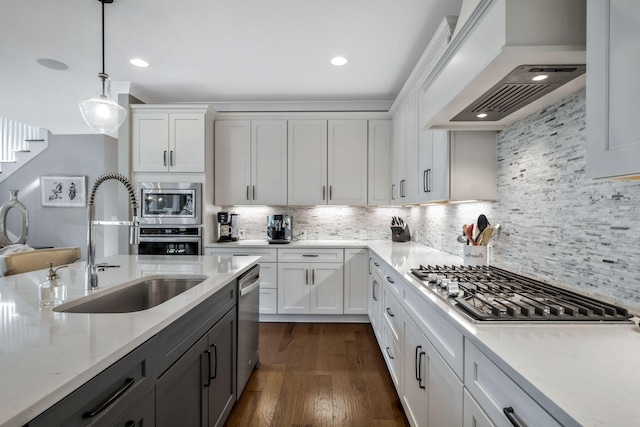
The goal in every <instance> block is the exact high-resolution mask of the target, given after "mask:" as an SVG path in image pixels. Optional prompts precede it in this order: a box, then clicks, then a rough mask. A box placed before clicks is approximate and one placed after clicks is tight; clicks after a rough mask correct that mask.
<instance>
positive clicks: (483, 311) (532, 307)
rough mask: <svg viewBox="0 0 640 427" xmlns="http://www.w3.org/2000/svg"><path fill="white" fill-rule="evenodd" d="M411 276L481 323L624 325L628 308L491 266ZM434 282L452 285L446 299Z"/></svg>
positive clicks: (435, 269) (424, 269) (427, 270)
mask: <svg viewBox="0 0 640 427" xmlns="http://www.w3.org/2000/svg"><path fill="white" fill-rule="evenodd" d="M411 273H412V274H413V275H414V276H415V277H417V278H418V279H420V280H422V281H423V282H424V283H425V285H426V286H427V287H429V288H430V289H432V290H433V291H434V292H435V293H436V294H437V295H439V296H440V297H442V298H443V299H444V300H446V301H447V302H449V303H450V304H451V305H453V306H455V307H457V308H458V309H460V310H462V311H464V312H465V313H466V314H468V315H469V316H470V317H471V318H473V319H474V320H482V321H561V322H566V321H591V322H594V321H595V322H621V321H622V322H626V321H629V318H630V317H631V316H630V315H629V312H628V311H627V309H625V308H623V307H619V306H616V305H613V304H609V303H606V302H603V301H600V300H598V299H595V298H592V297H587V296H584V295H580V294H578V293H576V292H573V291H569V290H566V289H562V288H558V287H556V286H553V285H550V284H548V283H544V282H541V281H539V280H535V279H531V278H528V277H525V276H522V275H519V274H516V273H512V272H509V271H507V270H503V269H500V268H497V267H492V266H472V267H471V266H470V267H464V266H431V265H427V266H423V265H421V266H420V268H418V269H412V270H411ZM434 276H435V277H440V278H446V279H448V280H450V281H452V282H456V283H457V285H458V288H459V292H458V294H457V296H449V293H448V292H447V290H446V288H443V287H441V286H439V285H438V284H437V283H436V282H435V281H429V279H430V278H431V279H433V278H434Z"/></svg>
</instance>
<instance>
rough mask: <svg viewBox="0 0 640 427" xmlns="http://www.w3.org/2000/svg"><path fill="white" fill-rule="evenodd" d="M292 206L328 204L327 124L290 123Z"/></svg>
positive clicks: (290, 201) (318, 121)
mask: <svg viewBox="0 0 640 427" xmlns="http://www.w3.org/2000/svg"><path fill="white" fill-rule="evenodd" d="M288 171H289V175H288V202H289V205H326V204H327V198H328V196H329V195H328V190H329V189H328V188H327V121H326V120H289V140H288Z"/></svg>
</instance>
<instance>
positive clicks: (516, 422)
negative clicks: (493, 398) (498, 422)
mask: <svg viewBox="0 0 640 427" xmlns="http://www.w3.org/2000/svg"><path fill="white" fill-rule="evenodd" d="M502 412H504V414H505V415H506V416H507V419H508V420H509V422H510V423H511V425H512V426H513V427H526V424H524V423H523V422H521V421H520V419H519V418H518V416H517V415H516V413H515V411H514V410H513V408H512V407H511V406H509V407H507V408H503V409H502Z"/></svg>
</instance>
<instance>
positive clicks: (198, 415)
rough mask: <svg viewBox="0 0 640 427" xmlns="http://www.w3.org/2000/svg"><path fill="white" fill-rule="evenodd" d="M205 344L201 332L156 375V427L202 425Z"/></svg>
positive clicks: (204, 394)
mask: <svg viewBox="0 0 640 427" xmlns="http://www.w3.org/2000/svg"><path fill="white" fill-rule="evenodd" d="M208 348H209V346H208V340H207V336H206V335H205V336H204V337H202V338H201V339H200V340H199V341H198V342H196V343H195V344H194V345H193V347H191V348H190V349H189V350H188V351H187V352H186V353H185V354H184V355H183V356H182V357H181V358H180V359H179V360H178V361H177V362H176V363H175V364H174V365H173V366H172V367H171V368H169V370H167V372H165V373H164V375H162V376H161V377H160V378H159V379H158V382H157V383H156V426H157V427H174V426H204V425H206V424H205V420H206V418H204V417H205V416H206V410H205V408H206V405H207V403H208V402H207V396H208V394H207V391H208V390H207V389H206V388H205V387H204V386H203V385H204V384H207V379H206V378H205V376H208V372H207V371H208V369H207V366H206V364H207V362H208V358H207V353H206V352H207V350H208Z"/></svg>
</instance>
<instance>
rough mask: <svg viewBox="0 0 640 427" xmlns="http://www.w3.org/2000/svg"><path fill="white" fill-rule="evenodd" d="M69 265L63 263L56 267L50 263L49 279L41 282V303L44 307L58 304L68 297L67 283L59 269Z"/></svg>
mask: <svg viewBox="0 0 640 427" xmlns="http://www.w3.org/2000/svg"><path fill="white" fill-rule="evenodd" d="M64 267H67V266H66V265H63V266H61V267H58V268H56V269H54V268H53V263H52V262H50V263H49V273H48V275H47V280H45V281H44V283H41V284H40V305H41V306H43V307H47V306H52V305H58V304H61V303H63V302H64V301H65V300H66V299H67V285H66V284H65V283H64V282H63V281H62V280H61V279H60V276H59V275H58V270H60V269H61V268H64Z"/></svg>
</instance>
